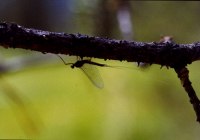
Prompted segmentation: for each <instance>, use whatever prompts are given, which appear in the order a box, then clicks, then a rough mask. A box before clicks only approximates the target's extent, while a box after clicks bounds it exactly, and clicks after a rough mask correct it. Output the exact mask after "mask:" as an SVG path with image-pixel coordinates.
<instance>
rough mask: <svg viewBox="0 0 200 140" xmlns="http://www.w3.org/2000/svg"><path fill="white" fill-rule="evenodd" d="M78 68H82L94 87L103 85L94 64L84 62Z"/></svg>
mask: <svg viewBox="0 0 200 140" xmlns="http://www.w3.org/2000/svg"><path fill="white" fill-rule="evenodd" d="M80 69H81V70H83V72H84V73H85V74H86V75H87V77H88V78H89V79H90V81H91V82H92V83H93V84H94V85H95V86H96V87H98V88H103V87H104V83H103V80H102V78H101V75H100V73H99V71H98V69H97V68H96V67H95V66H94V65H91V64H87V63H85V64H84V65H83V66H82V67H80Z"/></svg>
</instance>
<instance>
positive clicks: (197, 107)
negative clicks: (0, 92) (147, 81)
mask: <svg viewBox="0 0 200 140" xmlns="http://www.w3.org/2000/svg"><path fill="white" fill-rule="evenodd" d="M174 69H175V71H176V73H177V75H178V77H179V79H180V80H181V84H182V85H183V87H184V89H185V91H186V92H187V93H188V96H189V98H190V103H191V104H192V105H193V108H194V111H195V113H196V116H197V121H198V122H200V101H199V99H198V97H197V95H196V93H195V90H194V89H193V87H192V83H191V82H190V79H189V70H188V69H187V68H186V67H180V68H174Z"/></svg>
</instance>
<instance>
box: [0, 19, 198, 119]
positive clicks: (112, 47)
mask: <svg viewBox="0 0 200 140" xmlns="http://www.w3.org/2000/svg"><path fill="white" fill-rule="evenodd" d="M0 45H1V46H2V47H4V48H22V49H27V50H33V51H39V52H42V53H53V54H66V55H74V56H79V57H95V58H100V59H104V60H106V59H112V60H119V61H122V60H125V61H128V62H138V63H140V62H143V63H147V64H158V65H161V66H167V67H171V68H173V69H175V71H176V73H177V75H178V77H179V79H180V80H181V83H182V85H183V87H184V88H185V90H186V92H187V93H188V96H189V98H190V102H191V104H192V105H193V108H194V110H195V112H196V115H197V121H198V122H200V101H199V99H198V97H197V95H196V93H195V91H194V89H193V87H192V84H191V82H190V80H189V71H188V69H187V68H186V66H187V65H188V64H191V63H192V62H194V61H197V60H200V42H195V43H191V44H176V43H175V42H173V41H172V40H171V38H170V37H165V38H163V39H162V40H161V41H160V42H149V43H146V42H136V41H127V40H115V39H109V38H103V37H92V36H87V35H82V34H67V33H56V32H49V31H42V30H37V29H32V28H25V27H22V26H20V25H18V24H15V23H8V22H0ZM80 63H81V64H82V65H83V64H84V65H85V64H93V65H98V64H97V63H95V62H92V61H81V62H80ZM72 65H73V66H77V65H78V64H77V63H74V64H72ZM88 77H89V76H88Z"/></svg>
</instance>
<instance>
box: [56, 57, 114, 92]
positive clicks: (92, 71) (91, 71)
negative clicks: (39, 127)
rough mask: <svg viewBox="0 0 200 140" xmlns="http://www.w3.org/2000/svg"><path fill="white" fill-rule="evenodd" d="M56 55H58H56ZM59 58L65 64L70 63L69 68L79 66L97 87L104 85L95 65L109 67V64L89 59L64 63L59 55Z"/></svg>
mask: <svg viewBox="0 0 200 140" xmlns="http://www.w3.org/2000/svg"><path fill="white" fill-rule="evenodd" d="M58 57H60V56H59V55H58ZM60 59H61V60H62V61H63V63H64V64H65V65H70V64H71V68H75V67H76V68H80V69H81V70H82V71H83V72H84V73H85V74H86V76H87V77H88V78H89V79H90V81H91V82H92V83H93V84H94V85H95V86H96V87H98V88H103V87H104V83H103V80H102V78H101V76H100V74H99V71H98V69H97V68H96V67H95V66H99V67H111V66H108V65H106V64H100V63H96V62H93V61H91V60H90V59H83V60H78V61H76V62H75V63H66V62H65V61H64V60H63V59H62V57H60Z"/></svg>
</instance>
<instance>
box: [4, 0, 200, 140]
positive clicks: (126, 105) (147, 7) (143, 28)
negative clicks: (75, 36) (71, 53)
mask: <svg viewBox="0 0 200 140" xmlns="http://www.w3.org/2000/svg"><path fill="white" fill-rule="evenodd" d="M121 2H122V3H123V2H126V3H127V4H128V5H129V6H130V7H129V10H130V11H129V12H130V14H131V20H132V26H133V31H132V32H133V33H134V36H133V39H134V40H136V41H145V42H149V41H158V40H159V38H160V36H161V35H172V36H174V40H175V41H176V42H177V43H191V42H195V41H199V38H200V28H199V24H200V18H199V11H200V7H199V6H200V2H198V1H194V2H191V1H166V2H164V1H120V0H108V1H106V0H67V1H66V0H59V1H56V0H51V1H50V0H43V1H40V0H34V1H33V0H28V1H26V0H21V1H16V0H7V1H4V0H0V19H1V21H9V22H16V23H19V24H21V25H23V26H26V27H33V28H39V29H43V30H50V31H57V32H67V33H82V34H88V35H96V36H106V37H112V38H116V39H122V34H121V31H120V29H119V25H118V21H117V18H116V13H117V10H118V8H119V7H120V5H121ZM38 54H39V53H38V52H31V51H26V50H21V49H15V50H13V49H4V48H1V61H0V62H1V63H3V62H7V61H6V60H10V59H11V58H15V57H18V56H30V57H31V56H32V55H38ZM63 58H64V59H65V60H66V61H73V59H71V58H69V57H64V56H63ZM24 59H26V58H24ZM53 60H56V61H52V59H49V62H50V63H47V62H46V61H45V62H44V63H42V64H41V63H38V65H31V66H30V65H29V66H27V67H23V69H22V68H21V70H20V69H18V70H17V71H8V72H5V73H2V74H1V78H0V80H1V81H0V83H1V84H0V93H1V94H0V95H1V96H0V114H1V115H0V123H1V125H0V138H1V139H3V138H7V139H8V138H17V139H19V138H33V139H34V138H39V139H70V140H84V139H86V140H94V139H95V140H132V139H141V140H147V139H148V140H150V139H153V140H160V139H162V140H171V139H182V140H188V139H193V140H197V139H199V124H198V123H197V122H195V113H194V111H193V109H192V106H191V105H190V103H189V99H188V97H187V95H186V92H185V91H184V89H183V88H182V87H181V84H180V81H179V79H178V78H177V75H176V73H175V72H174V71H173V70H172V69H166V68H162V69H160V66H157V65H152V66H151V67H150V68H148V69H140V68H139V67H137V65H136V64H134V63H127V62H117V61H103V60H98V59H94V61H97V62H101V63H106V64H108V65H114V66H115V65H116V66H118V65H120V66H124V67H129V68H119V69H118V68H98V69H99V71H100V73H101V76H102V78H103V79H104V85H105V87H104V89H97V88H96V87H95V86H93V85H92V83H91V82H90V81H89V80H88V79H87V77H86V76H85V75H84V74H83V73H82V72H81V70H79V69H71V68H70V66H66V65H64V64H63V63H62V62H61V61H60V60H59V58H57V57H56V56H55V58H54V59H53ZM74 61H75V60H74ZM198 68H199V62H195V63H193V64H192V65H190V66H189V69H190V77H191V81H192V82H193V86H194V88H195V90H196V91H197V93H199V92H200V88H199V86H198V85H199V78H198V77H200V73H199V71H198ZM199 96H200V94H199Z"/></svg>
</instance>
